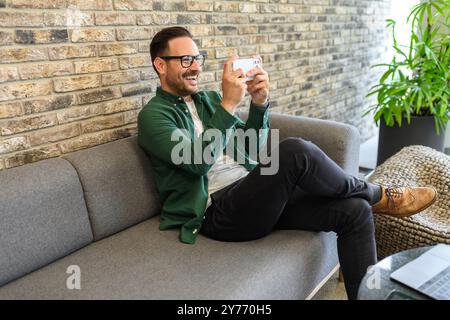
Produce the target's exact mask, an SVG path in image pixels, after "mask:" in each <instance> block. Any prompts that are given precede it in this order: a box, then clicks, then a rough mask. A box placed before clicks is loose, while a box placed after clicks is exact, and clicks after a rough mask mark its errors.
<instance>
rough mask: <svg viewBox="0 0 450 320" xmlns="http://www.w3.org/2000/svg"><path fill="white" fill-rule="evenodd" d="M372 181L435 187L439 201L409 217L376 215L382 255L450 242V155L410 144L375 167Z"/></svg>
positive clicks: (370, 179)
mask: <svg viewBox="0 0 450 320" xmlns="http://www.w3.org/2000/svg"><path fill="white" fill-rule="evenodd" d="M368 181H370V182H373V183H377V184H382V185H387V186H417V187H419V186H420V187H426V186H431V187H434V188H435V189H436V190H437V192H438V200H437V201H436V202H435V203H434V204H433V205H432V206H430V207H429V208H427V209H426V210H424V211H422V212H420V213H418V214H416V215H413V216H411V217H407V218H393V217H391V216H384V215H377V214H376V215H374V221H375V235H376V240H377V251H378V258H379V259H382V258H384V257H387V256H389V255H391V254H393V253H396V252H399V251H403V250H406V249H411V248H416V247H422V246H427V245H434V244H437V243H447V244H450V156H448V155H445V154H444V153H441V152H438V151H436V150H434V149H431V148H428V147H424V146H409V147H405V148H403V149H402V150H400V151H399V152H398V153H396V154H395V155H393V156H392V157H390V158H389V159H387V160H386V161H385V162H384V163H383V164H381V165H380V166H379V167H377V168H376V169H375V171H374V172H373V174H372V175H371V176H370V177H369V178H368Z"/></svg>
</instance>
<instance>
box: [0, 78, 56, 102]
mask: <svg viewBox="0 0 450 320" xmlns="http://www.w3.org/2000/svg"><path fill="white" fill-rule="evenodd" d="M51 92H52V83H51V81H50V80H48V81H39V82H33V83H7V84H4V85H0V101H6V100H15V99H23V98H30V97H37V96H46V95H49V94H51Z"/></svg>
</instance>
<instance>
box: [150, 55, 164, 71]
mask: <svg viewBox="0 0 450 320" xmlns="http://www.w3.org/2000/svg"><path fill="white" fill-rule="evenodd" d="M153 64H154V66H155V68H156V70H158V73H159V74H165V73H166V67H167V65H166V62H165V61H164V60H163V59H161V58H159V57H157V58H156V59H155V60H153Z"/></svg>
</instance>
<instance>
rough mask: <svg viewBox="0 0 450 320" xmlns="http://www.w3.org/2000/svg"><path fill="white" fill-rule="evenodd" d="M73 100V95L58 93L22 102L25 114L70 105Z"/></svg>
mask: <svg viewBox="0 0 450 320" xmlns="http://www.w3.org/2000/svg"><path fill="white" fill-rule="evenodd" d="M74 102H75V97H74V96H73V95H58V96H52V97H45V98H43V99H34V100H28V101H24V102H23V109H24V111H25V114H32V113H39V112H45V111H52V110H58V109H63V108H67V107H70V106H71V105H73V104H74Z"/></svg>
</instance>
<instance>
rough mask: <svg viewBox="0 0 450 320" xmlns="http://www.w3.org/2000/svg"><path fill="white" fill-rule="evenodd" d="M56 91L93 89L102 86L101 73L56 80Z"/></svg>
mask: <svg viewBox="0 0 450 320" xmlns="http://www.w3.org/2000/svg"><path fill="white" fill-rule="evenodd" d="M54 84H55V92H69V91H76V90H83V89H92V88H97V87H100V86H101V76H100V75H88V76H80V77H70V78H58V79H55V80H54Z"/></svg>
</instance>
